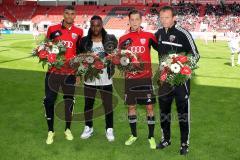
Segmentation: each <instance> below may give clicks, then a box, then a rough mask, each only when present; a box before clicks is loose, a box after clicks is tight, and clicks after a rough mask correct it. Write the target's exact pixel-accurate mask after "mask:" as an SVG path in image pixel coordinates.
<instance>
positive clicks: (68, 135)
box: [64, 129, 73, 141]
mask: <svg viewBox="0 0 240 160" xmlns="http://www.w3.org/2000/svg"><path fill="white" fill-rule="evenodd" d="M64 134H65V138H66V140H69V141H72V140H73V135H72V132H71V130H70V129H66V131H65V132H64Z"/></svg>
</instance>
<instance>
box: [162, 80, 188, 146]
mask: <svg viewBox="0 0 240 160" xmlns="http://www.w3.org/2000/svg"><path fill="white" fill-rule="evenodd" d="M189 96H190V80H188V81H187V82H186V83H185V84H184V85H180V86H175V87H170V86H169V85H168V84H163V86H162V87H160V89H159V97H158V100H159V107H160V121H161V129H162V134H163V139H165V140H170V137H171V130H170V125H171V105H172V102H173V99H174V98H175V101H176V106H177V112H178V116H177V117H178V120H179V126H180V133H181V143H185V144H189V135H190V97H189Z"/></svg>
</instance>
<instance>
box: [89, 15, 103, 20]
mask: <svg viewBox="0 0 240 160" xmlns="http://www.w3.org/2000/svg"><path fill="white" fill-rule="evenodd" d="M94 20H100V21H101V22H102V18H101V17H100V16H97V15H94V16H92V18H91V20H90V21H94Z"/></svg>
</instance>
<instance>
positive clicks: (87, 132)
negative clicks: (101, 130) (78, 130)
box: [81, 126, 93, 139]
mask: <svg viewBox="0 0 240 160" xmlns="http://www.w3.org/2000/svg"><path fill="white" fill-rule="evenodd" d="M92 134H93V128H90V127H88V126H85V127H84V130H83V133H82V135H81V138H82V139H88V138H89V137H91V136H92Z"/></svg>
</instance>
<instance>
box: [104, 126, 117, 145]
mask: <svg viewBox="0 0 240 160" xmlns="http://www.w3.org/2000/svg"><path fill="white" fill-rule="evenodd" d="M106 137H107V139H108V141H109V142H112V141H114V139H115V137H114V134H113V129H112V128H108V129H107V130H106Z"/></svg>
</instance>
